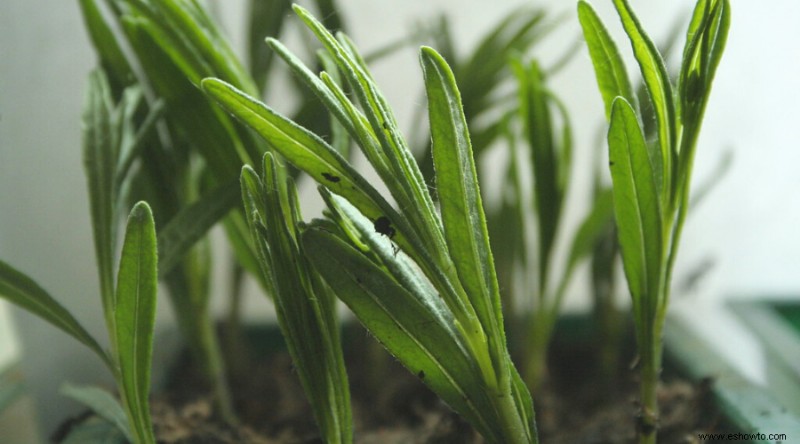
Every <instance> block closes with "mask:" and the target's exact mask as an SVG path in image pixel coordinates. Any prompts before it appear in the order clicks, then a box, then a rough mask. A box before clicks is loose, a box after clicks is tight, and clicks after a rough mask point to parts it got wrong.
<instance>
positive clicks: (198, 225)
mask: <svg viewBox="0 0 800 444" xmlns="http://www.w3.org/2000/svg"><path fill="white" fill-rule="evenodd" d="M240 196H241V194H240V192H239V183H238V181H232V182H230V183H227V184H225V185H222V186H220V187H218V188H217V189H215V190H212V191H211V192H209V193H207V194H205V195H203V196H202V197H200V199H198V200H197V202H195V203H193V204H192V205H190V206H188V207H186V208H184V209H183V210H181V211H180V212H179V213H178V214H177V215H175V217H173V218H172V219H171V220H170V221H169V223H167V225H166V226H164V227H163V228H162V229H161V230H160V231H159V234H158V249H159V260H158V274H159V275H160V276H166V275H167V274H169V272H170V271H172V270H173V269H174V268H175V266H176V265H178V264H179V263H180V262H181V260H182V259H183V257H184V256H185V255H186V253H187V252H188V251H189V250H190V249H191V248H192V246H193V245H194V244H195V243H196V242H197V241H198V240H200V239H201V238H203V237H204V236H205V235H206V233H208V230H210V229H211V227H213V226H214V225H215V224H216V223H217V222H219V221H220V220H221V219H222V218H223V217H225V215H226V214H228V213H229V212H230V210H232V209H233V208H235V207H236V206H237V205H238V203H239V198H240Z"/></svg>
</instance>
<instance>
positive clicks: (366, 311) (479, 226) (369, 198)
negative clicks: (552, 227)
mask: <svg viewBox="0 0 800 444" xmlns="http://www.w3.org/2000/svg"><path fill="white" fill-rule="evenodd" d="M295 11H296V12H297V14H298V15H299V16H300V18H301V19H302V20H303V21H304V22H305V23H306V25H307V26H308V27H309V28H310V29H311V30H312V31H313V32H314V33H315V35H316V36H317V38H318V39H319V40H320V41H321V42H322V44H323V46H324V47H325V49H326V50H327V52H328V54H329V57H331V58H332V59H333V60H334V61H335V64H336V67H337V68H338V69H339V71H340V72H341V73H342V76H343V77H344V78H345V80H346V82H347V84H348V85H349V86H350V88H352V89H353V91H354V93H355V96H356V97H357V98H358V103H359V104H360V108H359V107H357V106H356V105H355V104H354V103H353V102H351V101H350V100H349V99H348V98H347V96H346V95H345V94H344V93H343V91H342V88H341V86H340V85H338V84H336V83H335V82H334V81H333V80H332V79H331V76H329V75H328V74H327V73H325V72H323V73H322V74H320V76H319V77H318V76H316V75H315V74H313V73H312V72H311V71H310V70H309V69H308V68H306V67H305V66H304V65H303V64H302V63H301V62H299V60H298V59H297V58H296V57H295V56H294V55H293V54H292V53H291V52H290V51H289V50H287V49H286V48H285V47H283V45H281V44H280V43H279V42H277V41H276V40H272V39H268V43H269V45H270V46H271V47H272V48H273V49H274V50H275V51H276V52H277V53H278V55H280V56H281V57H282V58H283V59H284V60H286V61H287V62H288V63H289V66H290V67H291V68H292V70H293V71H294V72H295V73H296V74H297V75H298V77H299V78H301V79H302V80H303V81H304V82H305V83H306V84H307V85H308V86H309V87H311V89H312V90H313V91H314V92H315V93H316V94H317V96H318V97H319V98H320V100H321V101H322V102H323V104H324V105H325V106H326V107H327V108H328V110H329V111H330V113H331V114H332V115H333V116H334V117H335V118H336V119H337V120H338V121H339V122H340V124H342V126H343V127H344V128H345V129H346V130H347V132H348V133H349V135H350V136H351V137H352V138H353V139H354V140H355V141H356V142H357V144H358V145H359V147H360V148H361V150H362V151H363V152H364V154H365V155H366V157H367V159H368V160H369V161H370V163H371V164H372V166H373V167H374V168H375V170H376V171H377V173H378V174H379V175H380V176H381V178H382V180H383V182H384V184H385V185H386V187H387V188H388V189H389V191H390V193H391V195H392V198H394V200H395V201H396V202H397V206H398V208H399V209H396V208H395V207H393V206H392V205H391V204H389V202H388V201H387V199H386V198H385V197H383V196H382V195H381V194H380V193H378V192H377V191H376V189H375V188H374V187H373V186H372V185H370V184H369V183H368V182H367V181H366V179H364V177H363V176H362V175H361V174H359V173H358V172H357V171H355V170H354V169H353V167H352V166H351V165H350V164H349V163H348V162H347V161H346V160H345V159H344V158H342V157H341V156H340V155H339V154H338V153H337V152H336V151H335V150H334V149H333V148H332V147H331V146H330V145H329V144H328V143H326V142H325V141H323V140H322V139H321V138H320V137H318V136H316V135H314V134H313V133H311V132H309V131H308V130H306V129H305V128H303V127H301V126H299V125H297V124H295V123H294V122H292V121H291V120H289V119H287V118H285V117H283V116H282V115H280V114H278V113H276V112H275V111H273V110H272V109H270V108H269V107H267V106H266V105H264V104H262V103H260V102H259V101H257V100H256V99H254V98H253V97H251V96H250V95H248V94H246V93H245V92H242V91H240V90H238V89H237V88H235V87H233V86H232V85H230V84H228V83H226V82H224V81H222V80H218V79H211V78H209V79H206V80H204V81H203V82H202V86H203V89H204V91H205V92H206V93H207V94H208V95H210V96H211V97H213V98H214V99H215V100H217V101H218V102H219V103H220V105H222V106H223V107H224V108H225V109H227V110H228V111H229V112H231V113H232V114H233V115H235V116H236V117H237V118H238V119H240V120H241V121H242V122H244V123H245V124H247V125H248V126H249V127H250V128H252V129H253V130H254V131H255V132H257V133H258V134H260V135H261V136H262V137H264V138H265V139H266V140H268V141H269V142H270V145H271V146H272V147H274V149H275V150H276V151H277V152H278V153H280V154H281V155H282V156H283V157H284V158H286V159H287V160H288V161H289V162H291V163H293V164H294V165H295V166H296V167H298V168H299V169H301V170H303V171H305V172H306V173H308V174H309V175H310V176H311V177H313V178H314V179H315V180H316V181H317V182H318V183H320V184H321V185H322V186H324V187H325V188H326V189H327V190H329V191H323V195H324V196H325V197H326V200H327V202H328V204H329V210H330V212H331V218H332V219H333V220H334V221H335V222H333V223H331V222H330V221H317V222H314V223H312V224H311V225H310V226H308V227H307V228H306V229H305V231H304V232H303V233H302V235H301V244H302V249H303V250H304V251H305V254H306V255H307V256H308V258H309V261H310V262H311V263H312V264H313V266H314V267H315V269H316V270H317V271H318V272H319V273H320V275H321V276H322V277H323V278H324V279H325V280H326V282H327V283H328V285H330V286H331V288H332V289H333V290H334V292H335V293H336V294H337V296H338V297H339V298H340V299H342V300H343V301H344V302H345V303H346V304H347V305H348V306H349V307H350V308H351V309H352V310H353V312H354V313H355V314H356V316H357V317H358V318H359V320H360V321H361V322H362V323H363V324H364V325H365V326H366V327H367V329H369V330H370V331H371V332H372V333H373V334H374V335H375V337H376V338H377V339H378V340H379V341H381V343H383V345H384V346H385V347H386V348H387V349H388V350H389V351H390V352H391V353H393V354H394V355H395V356H396V357H397V358H398V359H399V360H400V361H401V362H402V363H403V364H404V365H405V366H406V367H407V368H409V369H410V370H411V371H412V372H414V373H415V374H417V375H418V376H419V377H420V378H421V379H422V380H423V382H425V383H426V384H427V385H428V386H429V387H431V389H432V390H433V391H434V392H436V393H437V394H438V395H439V396H440V397H441V398H442V399H443V400H444V401H445V402H447V403H448V404H449V405H450V406H451V407H452V408H453V409H454V410H456V411H457V412H459V413H461V414H462V415H463V416H464V417H465V418H467V420H469V421H470V422H471V423H472V424H473V425H474V426H475V428H476V429H477V430H478V431H479V432H480V433H481V434H483V435H484V437H486V439H487V440H489V441H490V442H505V443H530V442H537V437H536V429H535V423H534V416H533V404H532V401H531V398H530V395H529V394H528V391H527V389H526V388H525V386H524V384H523V383H522V381H521V378H520V377H519V375H518V373H517V372H516V370H515V368H514V366H513V364H512V363H511V360H510V358H509V355H508V350H507V346H506V341H505V333H504V330H503V321H502V313H501V309H500V296H499V291H498V286H497V280H496V276H495V270H494V264H493V261H492V254H491V251H490V249H489V244H488V236H487V234H486V225H485V217H484V213H483V207H482V203H481V198H480V193H479V189H478V184H477V179H476V173H475V164H474V160H473V155H472V150H471V146H470V138H469V134H468V132H467V127H466V123H465V120H464V115H463V110H462V107H461V101H460V97H459V93H458V90H457V88H456V86H455V82H454V77H453V74H452V72H451V71H450V69H449V67H448V66H447V64H446V63H445V62H444V60H443V59H442V58H441V56H439V55H438V54H437V53H436V52H435V51H433V50H432V49H430V48H424V49H423V50H422V51H421V56H420V57H421V62H422V65H423V72H424V74H425V83H426V90H427V93H428V102H429V116H430V120H431V129H432V136H433V150H432V151H433V159H434V166H435V169H436V180H437V186H438V190H439V196H440V201H441V204H442V209H441V215H439V214H438V213H437V212H436V211H435V209H434V206H433V200H432V198H431V196H430V193H429V191H428V188H427V186H426V185H425V182H424V180H423V179H422V175H421V173H420V170H419V167H418V165H417V163H416V162H415V161H414V159H413V157H412V155H411V152H410V151H409V149H408V147H407V145H406V143H405V140H404V138H403V137H402V134H401V133H400V131H399V130H398V128H397V122H396V121H395V119H394V117H393V115H392V112H391V109H390V107H389V105H388V104H387V103H386V100H385V99H384V97H383V96H382V95H381V93H380V92H379V90H378V88H377V86H376V85H375V83H374V81H373V79H372V77H371V75H370V74H369V71H368V70H367V69H366V67H365V65H364V63H363V59H362V58H361V56H360V55H359V54H358V52H357V51H356V49H355V47H354V46H353V44H352V43H351V41H350V40H349V39H348V38H347V37H346V36H345V35H343V34H339V35H338V38H337V37H334V36H333V35H331V34H330V33H329V32H328V31H327V30H326V29H325V28H324V26H322V24H321V23H319V22H318V21H317V20H316V19H314V18H313V17H312V16H311V15H310V14H309V13H308V12H307V11H306V10H304V9H302V8H300V7H298V6H295ZM338 196H341V197H338Z"/></svg>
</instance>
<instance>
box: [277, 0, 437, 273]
mask: <svg viewBox="0 0 800 444" xmlns="http://www.w3.org/2000/svg"><path fill="white" fill-rule="evenodd" d="M293 8H294V10H295V12H296V13H297V15H298V16H299V17H300V19H301V20H303V22H304V23H305V24H306V25H307V26H308V28H309V29H310V30H311V31H313V32H314V34H315V35H316V36H317V38H318V39H319V40H320V42H321V43H322V44H323V46H325V48H326V49H327V50H328V52H329V53H330V54H331V55H332V56H333V57H334V59H335V60H336V62H337V66H338V67H339V70H340V71H341V73H342V75H343V76H344V77H345V78H346V79H347V81H348V83H349V85H350V86H351V88H353V90H354V93H355V95H356V97H358V101H359V102H360V104H361V107H362V109H363V110H364V114H365V116H366V118H367V120H368V122H369V125H370V127H371V128H372V132H373V133H374V134H375V136H376V137H377V140H378V141H379V142H380V146H381V147H382V148H383V153H384V155H385V156H386V158H387V159H388V161H389V162H388V165H389V167H390V172H389V174H386V173H384V172H382V171H380V170H378V173H379V174H381V178H382V179H383V182H384V184H386V186H387V188H389V191H390V192H391V193H392V197H394V199H395V200H396V201H397V203H398V205H399V206H400V207H401V208H403V209H404V214H405V215H406V216H407V217H408V220H409V222H410V224H411V226H412V227H413V229H414V230H415V231H416V233H417V236H418V237H420V238H421V239H422V240H423V245H426V246H428V248H429V249H430V250H429V251H431V252H433V253H434V254H435V255H437V256H438V259H439V261H440V264H442V263H443V260H442V258H443V256H444V254H443V253H444V251H445V250H446V247H445V244H444V239H443V236H442V228H441V223H440V221H439V218H438V217H437V216H436V210H435V207H434V206H433V199H432V198H431V196H430V193H429V192H428V189H427V186H426V185H425V181H424V179H423V178H422V173H421V172H420V170H419V166H418V165H417V163H416V160H415V159H414V156H413V155H412V153H411V151H410V149H409V148H408V146H407V145H406V142H405V140H404V139H403V137H402V133H401V132H400V130H399V128H398V125H397V121H396V119H395V117H394V115H393V114H392V111H391V108H390V106H389V104H388V102H387V101H386V99H385V97H383V95H382V94H381V93H380V91H379V90H378V88H377V86H376V85H375V83H374V81H373V79H372V76H371V75H370V74H369V71H368V70H367V69H366V67H365V66H364V62H363V60H362V59H361V57H360V56H359V55H358V53H357V52H356V50H355V47H354V46H353V45H352V44H351V43H350V42H349V40H348V39H347V37H346V36H344V35H343V34H341V33H340V34H339V40H337V39H336V38H334V37H333V36H332V35H331V34H330V32H328V31H327V30H326V29H325V27H324V26H322V24H321V23H320V22H319V21H317V20H316V19H315V18H314V17H313V16H312V15H311V14H310V13H309V12H308V11H306V10H305V9H303V8H302V7H300V6H298V5H294V7H293ZM333 191H334V192H336V190H333ZM337 193H338V192H337Z"/></svg>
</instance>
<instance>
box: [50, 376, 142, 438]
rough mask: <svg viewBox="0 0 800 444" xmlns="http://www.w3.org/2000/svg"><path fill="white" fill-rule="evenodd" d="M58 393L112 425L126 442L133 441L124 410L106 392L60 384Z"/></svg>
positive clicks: (98, 388)
mask: <svg viewBox="0 0 800 444" xmlns="http://www.w3.org/2000/svg"><path fill="white" fill-rule="evenodd" d="M59 391H60V392H61V394H62V395H64V396H67V397H69V398H72V399H74V400H75V401H78V402H80V403H81V404H83V405H85V406H86V407H89V408H90V409H91V410H92V411H93V412H94V413H95V414H97V415H98V416H100V417H101V418H103V419H105V420H107V421H108V422H110V423H112V424H114V425H115V426H116V427H117V428H118V429H119V430H120V431H121V432H122V433H123V434H124V435H125V437H126V438H127V439H128V441H132V440H133V437H132V436H131V429H130V427H129V425H128V417H127V416H125V409H123V408H122V405H120V403H119V400H118V399H117V398H115V397H114V396H113V395H111V393H109V392H108V391H106V390H103V389H101V388H100V387H95V386H88V385H87V386H79V385H73V384H69V383H65V384H62V385H61V389H60V390H59Z"/></svg>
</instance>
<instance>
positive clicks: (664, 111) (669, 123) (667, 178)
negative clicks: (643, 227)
mask: <svg viewBox="0 0 800 444" xmlns="http://www.w3.org/2000/svg"><path fill="white" fill-rule="evenodd" d="M614 6H615V7H616V8H617V12H618V13H619V16H620V19H621V20H622V25H623V27H624V28H625V32H626V33H627V34H628V38H629V39H630V42H631V47H632V48H633V54H634V56H635V57H636V61H637V62H638V63H639V68H640V70H641V73H642V78H643V79H644V83H645V85H646V86H647V93H648V96H649V97H650V101H651V103H652V105H653V109H654V110H655V114H656V121H657V122H658V141H659V147H660V151H661V168H662V169H663V171H661V172H659V171H656V172H655V174H656V177H657V178H659V177H660V180H659V182H660V184H659V190H660V193H663V195H662V200H663V201H666V199H665V197H666V195H667V194H668V193H671V192H672V190H671V188H670V187H671V186H672V185H671V184H672V163H673V157H674V156H675V155H676V154H677V152H676V150H677V147H676V146H675V143H676V141H675V140H673V134H674V133H675V104H674V102H673V100H674V98H673V96H672V84H671V83H670V80H669V74H668V72H667V68H666V66H665V64H664V59H663V58H662V57H661V55H660V54H659V52H658V49H657V48H656V45H655V43H653V41H652V40H651V39H650V37H648V35H647V34H646V33H645V31H644V28H643V27H642V25H641V24H640V23H639V20H638V18H637V17H636V15H634V13H633V10H632V9H631V7H630V5H629V4H628V1H627V0H614Z"/></svg>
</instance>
